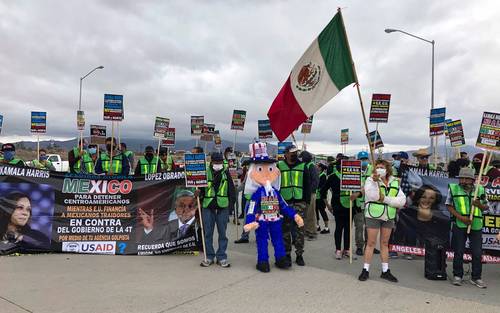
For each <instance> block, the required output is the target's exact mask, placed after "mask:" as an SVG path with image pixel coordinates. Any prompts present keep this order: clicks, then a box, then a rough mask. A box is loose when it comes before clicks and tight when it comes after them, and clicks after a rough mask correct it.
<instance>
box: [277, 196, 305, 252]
mask: <svg viewBox="0 0 500 313" xmlns="http://www.w3.org/2000/svg"><path fill="white" fill-rule="evenodd" d="M289 205H290V206H291V207H292V208H293V209H294V210H295V212H297V214H299V215H300V216H302V218H305V212H306V210H307V204H306V203H305V202H297V203H290V204H289ZM294 224H295V221H294V220H292V219H290V218H288V217H285V219H284V220H283V241H284V242H285V251H286V254H287V255H290V254H291V253H292V227H293V225H294ZM293 244H294V245H295V253H296V254H297V255H302V254H303V253H304V227H297V237H296V238H295V242H294V243H293Z"/></svg>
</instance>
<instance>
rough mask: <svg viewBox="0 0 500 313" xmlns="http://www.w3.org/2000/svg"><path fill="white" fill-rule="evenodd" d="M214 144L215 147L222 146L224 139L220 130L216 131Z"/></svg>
mask: <svg viewBox="0 0 500 313" xmlns="http://www.w3.org/2000/svg"><path fill="white" fill-rule="evenodd" d="M214 145H215V149H220V148H222V139H221V138H220V132H219V131H218V130H216V131H214Z"/></svg>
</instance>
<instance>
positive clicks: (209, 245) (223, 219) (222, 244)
mask: <svg viewBox="0 0 500 313" xmlns="http://www.w3.org/2000/svg"><path fill="white" fill-rule="evenodd" d="M202 215H203V229H204V230H205V231H204V232H205V247H206V249H207V251H206V252H205V253H206V255H207V259H208V260H212V261H213V260H214V258H215V257H217V260H218V261H222V260H227V254H226V249H227V236H226V228H227V222H228V220H229V209H228V208H225V209H217V210H211V209H203V210H202ZM215 225H217V233H218V234H219V246H218V248H217V253H215V251H214V247H213V237H214V229H215Z"/></svg>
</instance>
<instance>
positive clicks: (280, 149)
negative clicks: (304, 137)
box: [278, 141, 293, 158]
mask: <svg viewBox="0 0 500 313" xmlns="http://www.w3.org/2000/svg"><path fill="white" fill-rule="evenodd" d="M292 145H293V142H291V141H282V142H278V158H284V157H285V149H286V147H288V146H292Z"/></svg>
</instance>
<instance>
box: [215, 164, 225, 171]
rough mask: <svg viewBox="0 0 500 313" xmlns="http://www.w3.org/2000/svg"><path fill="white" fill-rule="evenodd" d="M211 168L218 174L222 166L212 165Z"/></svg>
mask: <svg viewBox="0 0 500 313" xmlns="http://www.w3.org/2000/svg"><path fill="white" fill-rule="evenodd" d="M212 168H213V169H214V171H216V172H218V171H221V170H222V169H223V168H224V165H222V164H213V165H212Z"/></svg>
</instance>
